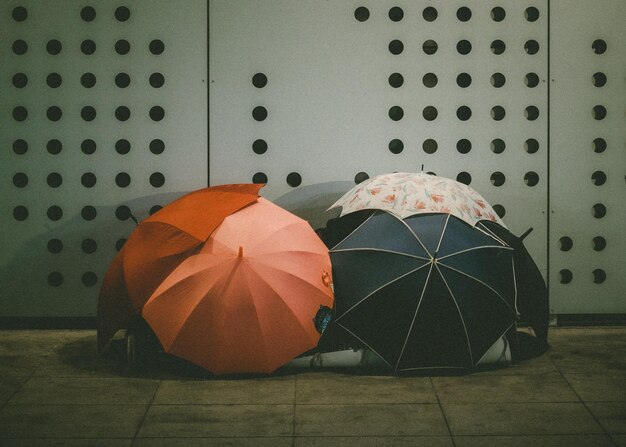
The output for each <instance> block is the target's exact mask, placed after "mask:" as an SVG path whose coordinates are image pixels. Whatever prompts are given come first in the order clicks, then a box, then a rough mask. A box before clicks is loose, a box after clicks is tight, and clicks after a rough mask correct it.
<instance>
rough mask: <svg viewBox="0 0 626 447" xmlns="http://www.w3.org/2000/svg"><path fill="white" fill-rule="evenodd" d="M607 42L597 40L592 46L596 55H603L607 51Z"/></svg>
mask: <svg viewBox="0 0 626 447" xmlns="http://www.w3.org/2000/svg"><path fill="white" fill-rule="evenodd" d="M606 48H607V46H606V42H605V41H604V40H603V39H596V40H594V41H593V43H592V44H591V49H592V50H593V52H594V53H596V54H603V53H604V52H605V51H606Z"/></svg>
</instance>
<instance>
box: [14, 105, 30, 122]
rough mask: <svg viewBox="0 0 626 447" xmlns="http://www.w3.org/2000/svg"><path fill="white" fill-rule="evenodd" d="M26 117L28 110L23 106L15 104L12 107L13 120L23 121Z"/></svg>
mask: <svg viewBox="0 0 626 447" xmlns="http://www.w3.org/2000/svg"><path fill="white" fill-rule="evenodd" d="M26 118H28V110H26V107H24V106H17V107H15V108H14V109H13V119H14V120H15V121H20V122H21V121H25V120H26Z"/></svg>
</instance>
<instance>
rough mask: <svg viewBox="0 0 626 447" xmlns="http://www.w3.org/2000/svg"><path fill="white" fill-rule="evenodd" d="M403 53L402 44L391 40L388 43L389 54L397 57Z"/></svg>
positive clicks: (399, 41)
mask: <svg viewBox="0 0 626 447" xmlns="http://www.w3.org/2000/svg"><path fill="white" fill-rule="evenodd" d="M403 51H404V44H403V43H402V41H401V40H397V39H395V40H392V41H391V42H389V52H390V53H391V54H395V55H398V54H400V53H402V52H403Z"/></svg>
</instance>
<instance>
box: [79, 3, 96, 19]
mask: <svg viewBox="0 0 626 447" xmlns="http://www.w3.org/2000/svg"><path fill="white" fill-rule="evenodd" d="M80 18H81V19H83V20H84V21H85V22H91V21H93V20H94V19H95V18H96V10H95V9H94V8H93V7H92V6H85V7H84V8H83V9H81V10H80Z"/></svg>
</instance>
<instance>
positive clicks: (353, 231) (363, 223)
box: [329, 208, 376, 250]
mask: <svg viewBox="0 0 626 447" xmlns="http://www.w3.org/2000/svg"><path fill="white" fill-rule="evenodd" d="M329 209H330V208H329ZM348 214H349V213H348ZM374 214H376V213H375V212H374V213H372V214H370V215H369V216H368V217H367V219H365V220H364V221H363V222H361V224H360V225H359V226H358V227H356V228H355V229H354V230H352V231H351V232H350V234H348V235H347V236H346V237H344V238H343V239H342V240H340V241H339V242H337V243H336V244H335V245H334V246H333V248H332V249H334V248H335V247H337V246H338V245H339V244H342V243H343V242H344V241H345V240H346V239H348V238H349V237H350V236H352V235H353V234H354V233H355V232H356V231H357V230H358V229H359V228H361V227H362V226H363V225H365V224H366V223H367V221H369V220H370V219H371V218H372V217H373V216H374ZM332 249H331V250H332Z"/></svg>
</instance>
